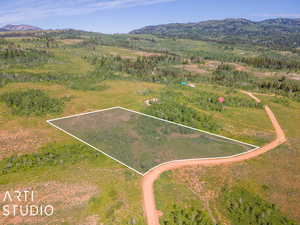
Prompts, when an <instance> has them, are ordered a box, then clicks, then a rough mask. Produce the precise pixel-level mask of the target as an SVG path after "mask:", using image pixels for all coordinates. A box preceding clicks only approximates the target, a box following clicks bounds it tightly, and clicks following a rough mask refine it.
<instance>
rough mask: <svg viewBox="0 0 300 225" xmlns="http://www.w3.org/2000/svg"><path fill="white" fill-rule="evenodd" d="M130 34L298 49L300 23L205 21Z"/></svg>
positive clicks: (293, 21) (165, 26) (296, 21)
mask: <svg viewBox="0 0 300 225" xmlns="http://www.w3.org/2000/svg"><path fill="white" fill-rule="evenodd" d="M131 33H132V34H153V35H157V36H159V37H171V38H187V39H194V40H212V41H217V42H225V43H247V44H257V45H264V46H268V47H276V48H281V47H289V48H298V47H299V46H300V35H299V33H300V19H283V18H282V19H279V18H278V19H269V20H263V21H260V22H253V21H250V20H246V19H225V20H209V21H203V22H199V23H173V24H166V25H158V26H147V27H144V28H142V29H138V30H134V31H132V32H131Z"/></svg>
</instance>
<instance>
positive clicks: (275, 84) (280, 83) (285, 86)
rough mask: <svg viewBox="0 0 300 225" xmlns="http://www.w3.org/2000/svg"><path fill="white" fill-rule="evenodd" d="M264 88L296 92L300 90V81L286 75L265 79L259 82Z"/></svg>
mask: <svg viewBox="0 0 300 225" xmlns="http://www.w3.org/2000/svg"><path fill="white" fill-rule="evenodd" d="M257 84H258V86H259V87H260V88H262V89H268V90H278V91H284V92H287V93H295V92H299V91H300V82H297V81H293V80H289V79H287V78H286V77H281V78H273V79H264V80H261V81H259V82H257Z"/></svg>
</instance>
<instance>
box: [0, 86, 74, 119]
mask: <svg viewBox="0 0 300 225" xmlns="http://www.w3.org/2000/svg"><path fill="white" fill-rule="evenodd" d="M0 99H1V100H2V101H4V102H5V103H6V104H7V105H8V106H9V107H10V108H11V110H12V113H13V114H16V115H37V116H40V115H45V114H47V113H61V112H62V111H63V108H64V103H65V101H66V100H69V99H67V98H60V99H58V98H51V97H49V96H48V95H47V94H46V93H45V92H43V91H42V90H39V89H29V90H26V91H14V92H7V93H5V94H3V95H1V97H0Z"/></svg>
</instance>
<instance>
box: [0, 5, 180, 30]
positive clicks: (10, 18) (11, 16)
mask: <svg viewBox="0 0 300 225" xmlns="http://www.w3.org/2000/svg"><path fill="white" fill-rule="evenodd" d="M0 1H3V0H0ZM173 1H176V0H16V1H15V2H13V1H10V2H7V3H6V4H5V3H3V2H0V25H1V24H2V25H3V24H7V23H17V22H22V21H24V20H34V19H41V18H45V17H52V16H63V15H67V16H68V15H81V14H88V13H93V12H96V11H100V10H109V9H116V8H127V7H134V6H142V5H153V4H159V3H165V2H173ZM1 4H3V6H1Z"/></svg>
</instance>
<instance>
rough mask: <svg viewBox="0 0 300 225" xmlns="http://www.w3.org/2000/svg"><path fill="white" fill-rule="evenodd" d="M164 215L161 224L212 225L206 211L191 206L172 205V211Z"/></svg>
mask: <svg viewBox="0 0 300 225" xmlns="http://www.w3.org/2000/svg"><path fill="white" fill-rule="evenodd" d="M165 217H166V219H164V220H163V221H162V224H163V225H188V224H193V225H213V222H212V221H211V220H210V218H209V216H208V215H207V213H205V212H203V211H202V210H199V209H195V208H193V207H190V208H181V207H179V206H177V205H173V209H172V211H171V212H170V213H169V214H168V215H166V216H165Z"/></svg>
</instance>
